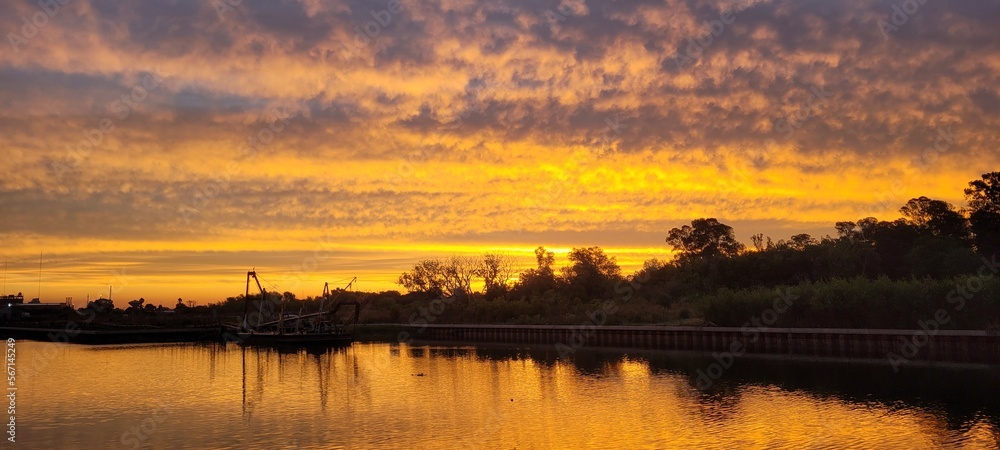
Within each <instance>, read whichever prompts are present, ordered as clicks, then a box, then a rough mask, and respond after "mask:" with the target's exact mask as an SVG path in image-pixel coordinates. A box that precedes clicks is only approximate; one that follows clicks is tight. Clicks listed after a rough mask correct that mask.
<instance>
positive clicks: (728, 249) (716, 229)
mask: <svg viewBox="0 0 1000 450" xmlns="http://www.w3.org/2000/svg"><path fill="white" fill-rule="evenodd" d="M667 243H668V244H670V245H671V246H673V248H674V250H677V251H679V252H680V255H679V256H680V257H681V258H709V257H714V256H735V255H738V254H739V253H740V252H742V251H743V244H741V243H740V242H739V241H737V240H736V236H735V235H734V234H733V227H730V226H729V225H726V224H723V223H720V222H719V221H718V220H716V219H711V218H709V219H695V220H692V221H691V225H690V226H688V225H684V226H683V227H680V228H674V229H671V230H670V233H669V234H668V235H667Z"/></svg>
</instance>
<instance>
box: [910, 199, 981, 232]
mask: <svg viewBox="0 0 1000 450" xmlns="http://www.w3.org/2000/svg"><path fill="white" fill-rule="evenodd" d="M899 212H900V213H902V214H903V217H905V218H906V220H907V222H909V223H911V224H913V225H914V226H916V227H917V229H918V230H920V231H921V232H923V233H926V234H930V235H933V236H940V237H947V238H953V239H958V240H961V241H965V240H967V239H968V238H969V221H968V220H967V219H966V218H965V216H963V215H962V214H961V213H960V212H958V211H957V210H955V207H953V206H952V205H951V204H950V203H948V202H945V201H943V200H932V199H930V198H927V197H919V198H911V199H910V201H908V202H906V204H905V205H903V207H902V208H899Z"/></svg>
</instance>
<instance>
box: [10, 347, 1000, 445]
mask: <svg viewBox="0 0 1000 450" xmlns="http://www.w3.org/2000/svg"><path fill="white" fill-rule="evenodd" d="M16 358H17V361H16V367H17V371H18V376H17V380H16V387H17V395H16V439H17V445H18V446H20V447H22V448H45V449H52V448H288V449H294V448H449V449H450V448H505V449H511V448H518V449H525V448H574V449H575V448H699V449H702V448H718V449H731V448H831V449H834V448H836V449H841V448H890V447H891V448H935V447H945V448H955V447H965V448H997V447H998V445H1000V444H998V442H1000V367H997V366H992V365H982V364H954V363H926V364H913V365H907V366H905V367H903V368H902V369H901V370H900V371H899V372H898V373H897V372H896V371H894V370H893V369H892V368H891V367H890V366H889V365H888V364H884V363H877V362H849V361H846V360H844V361H824V360H810V359H801V358H798V359H789V358H779V357H751V358H740V359H737V360H735V361H733V363H732V364H731V365H728V367H726V368H724V370H722V371H721V374H720V376H718V377H713V378H712V380H711V382H709V383H705V382H703V381H699V379H700V377H701V374H703V373H704V372H705V371H706V370H707V369H708V368H709V367H710V366H711V365H712V364H713V363H714V362H715V360H714V359H713V358H712V356H711V355H706V354H700V353H694V352H668V351H660V350H632V351H626V350H615V349H587V348H582V349H578V350H575V351H574V352H572V353H571V354H565V352H564V353H563V354H561V355H560V353H559V352H558V351H557V350H556V349H555V348H554V347H553V346H551V345H506V346H505V345H491V344H478V345H466V344H461V343H444V344H442V343H438V344H420V343H418V342H414V343H413V344H412V345H406V344H396V343H383V342H359V343H355V344H354V345H352V346H351V347H348V348H343V349H336V350H327V351H320V352H306V351H298V352H289V353H282V352H277V351H274V350H255V349H244V348H241V347H238V346H234V345H228V346H226V345H221V344H211V345H208V344H175V345H127V346H79V345H68V344H56V343H46V342H29V341H18V342H17V354H16Z"/></svg>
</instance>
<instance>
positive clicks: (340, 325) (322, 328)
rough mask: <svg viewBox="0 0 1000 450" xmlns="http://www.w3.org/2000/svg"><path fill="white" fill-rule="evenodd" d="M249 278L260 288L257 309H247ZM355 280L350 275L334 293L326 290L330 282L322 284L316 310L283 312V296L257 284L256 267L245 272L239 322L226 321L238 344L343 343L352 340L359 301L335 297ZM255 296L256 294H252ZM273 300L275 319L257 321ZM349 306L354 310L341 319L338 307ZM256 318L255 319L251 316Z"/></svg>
mask: <svg viewBox="0 0 1000 450" xmlns="http://www.w3.org/2000/svg"><path fill="white" fill-rule="evenodd" d="M250 279H253V280H254V282H255V283H256V285H257V289H258V290H259V291H260V306H259V308H258V309H259V311H258V312H257V313H255V314H251V313H250V301H251V297H250ZM355 281H357V277H355V278H353V279H352V280H351V282H350V283H348V284H347V287H346V288H345V289H343V290H339V291H338V292H337V295H336V296H334V295H332V293H331V292H330V284H329V283H326V284H325V285H324V286H323V296H322V297H321V300H320V308H319V309H320V310H319V312H315V313H310V314H303V313H302V312H301V311H300V312H299V314H286V313H285V308H286V306H287V301H286V300H285V299H284V298H280V300H279V298H277V297H274V296H273V295H272V296H270V297H269V294H268V292H267V290H265V289H264V287H263V286H261V284H260V279H259V278H258V277H257V272H256V270H251V271H249V272H247V282H246V293H245V296H244V299H245V301H246V303H245V305H244V313H243V320H242V323H241V324H240V325H238V326H234V325H231V324H230V325H227V328H229V329H230V332H231V333H233V334H235V336H236V340H237V342H238V343H239V344H240V345H246V346H262V347H319V346H324V347H333V346H346V345H350V344H351V343H352V342H354V328H355V326H356V325H357V323H358V317H359V316H360V315H361V304H360V303H358V302H356V301H345V300H339V301H338V300H337V299H338V298H339V296H340V294H341V293H343V292H345V291H346V290H347V289H350V287H351V285H352V284H353V283H354V282H355ZM255 297H256V296H255ZM274 303H280V310H279V312H278V316H277V319H276V320H271V321H268V322H263V323H256V322H261V321H262V320H263V319H262V318H263V317H264V316H265V311H264V310H265V309H266V308H268V307H270V308H272V309H273V307H274ZM344 307H348V308H350V307H353V308H354V313H353V314H352V315H351V316H350V317H349V319H350V320H349V321H348V322H347V323H344V322H343V321H342V320H341V319H340V318H339V317H340V316H338V315H337V313H338V312H340V310H341V308H344ZM255 318H256V319H255Z"/></svg>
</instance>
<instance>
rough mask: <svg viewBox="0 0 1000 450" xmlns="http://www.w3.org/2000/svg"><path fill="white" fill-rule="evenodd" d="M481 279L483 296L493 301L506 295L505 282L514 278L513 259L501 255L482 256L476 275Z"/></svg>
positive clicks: (489, 254)
mask: <svg viewBox="0 0 1000 450" xmlns="http://www.w3.org/2000/svg"><path fill="white" fill-rule="evenodd" d="M477 274H478V275H479V276H480V277H482V279H483V285H484V291H485V292H484V294H486V298H487V299H493V298H496V297H498V296H501V295H503V294H505V293H507V282H508V281H510V279H511V278H513V276H514V258H512V257H511V256H510V255H507V254H503V253H487V254H485V255H483V260H482V263H481V264H480V265H479V267H478V273H477Z"/></svg>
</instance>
